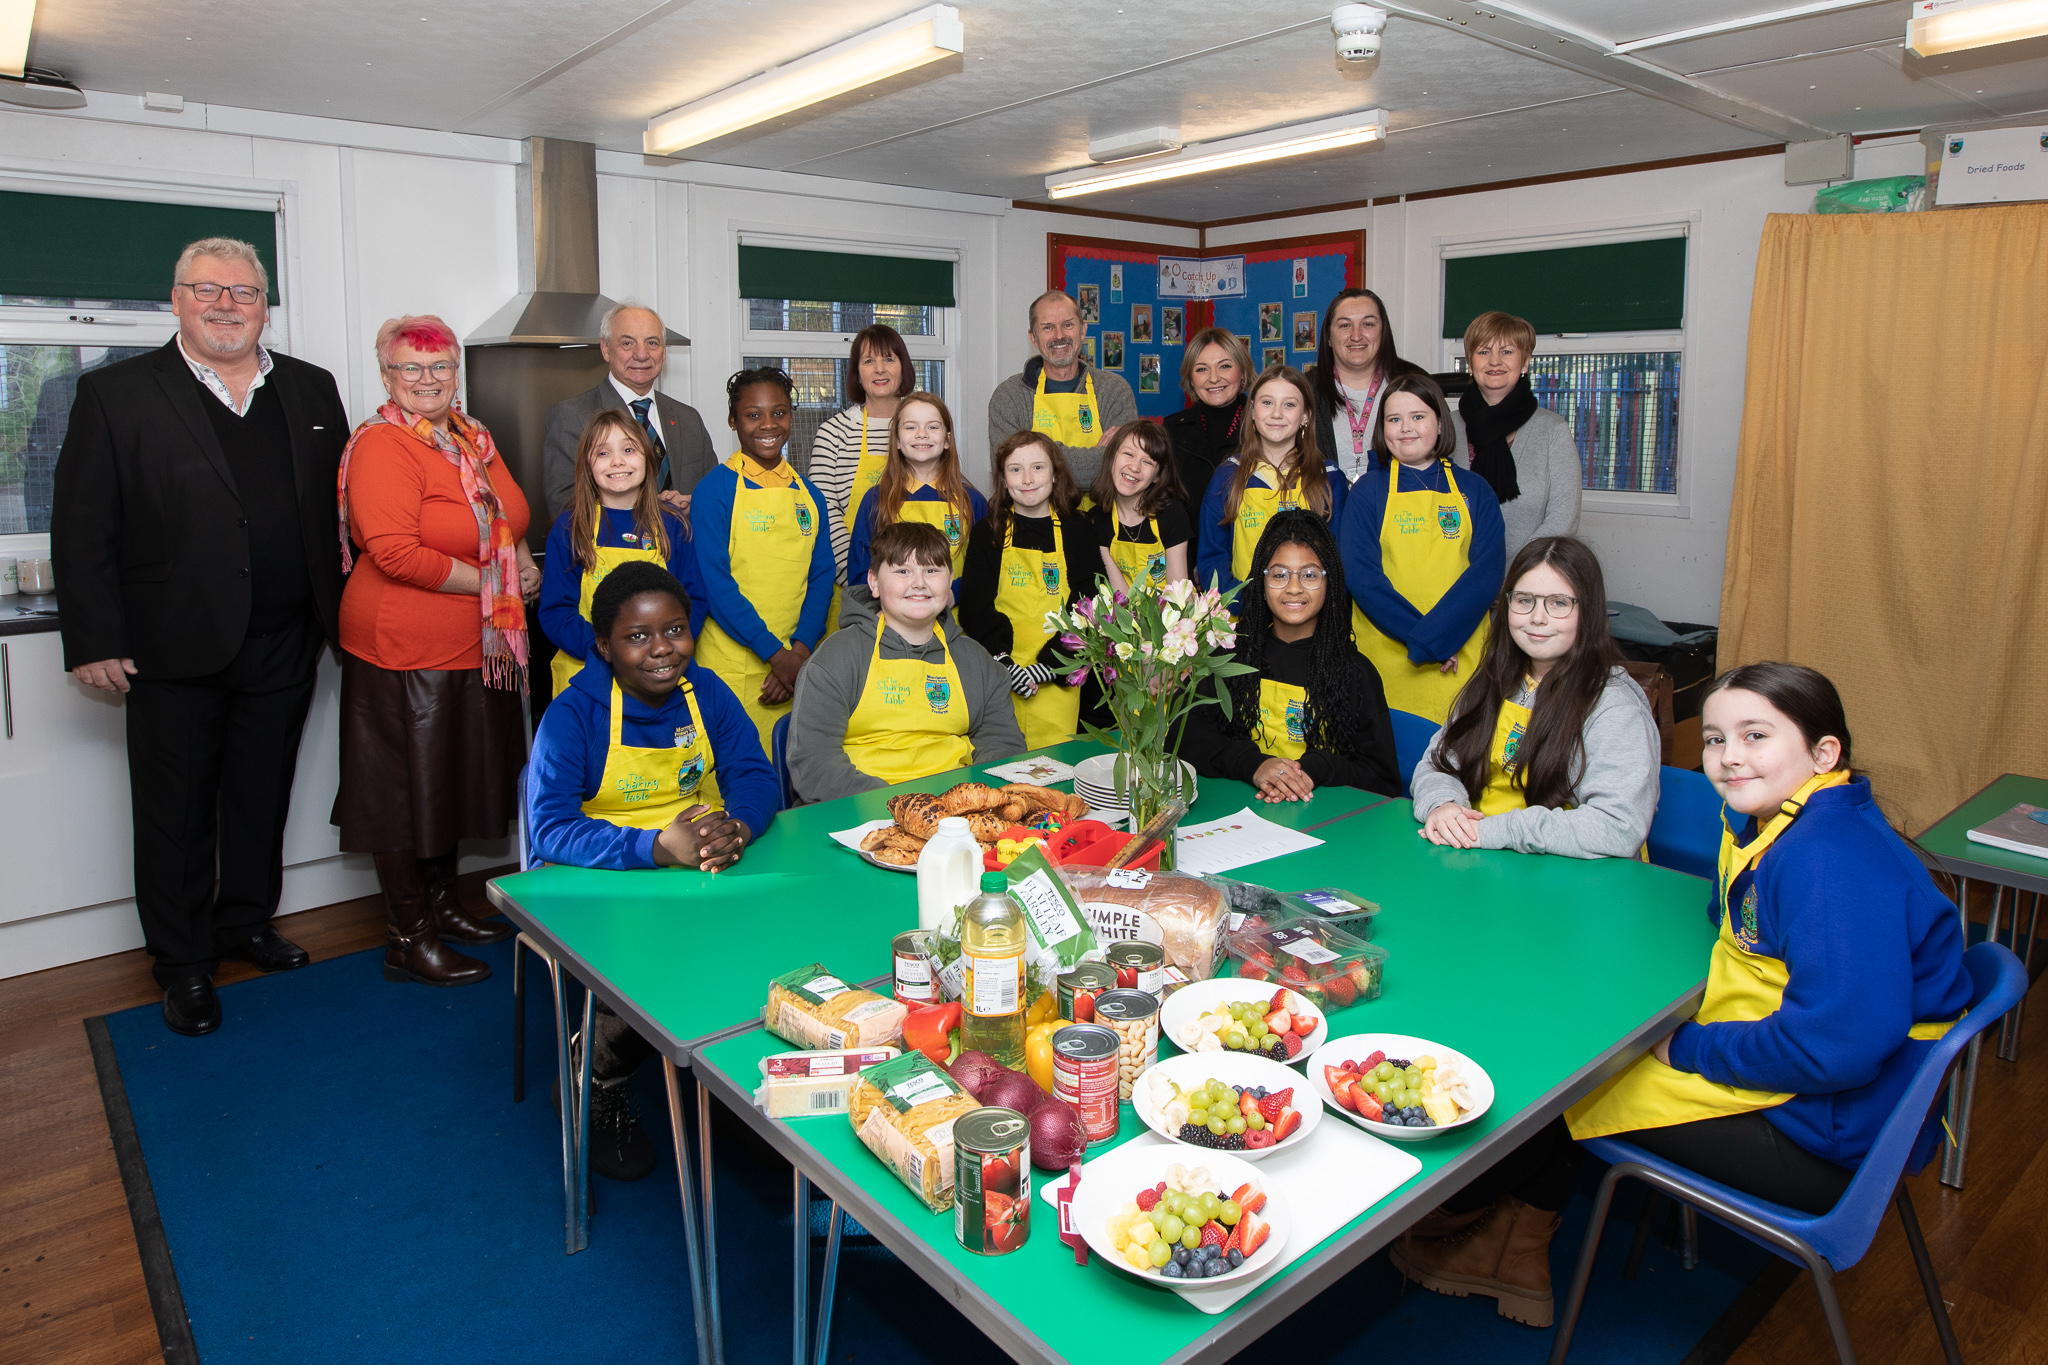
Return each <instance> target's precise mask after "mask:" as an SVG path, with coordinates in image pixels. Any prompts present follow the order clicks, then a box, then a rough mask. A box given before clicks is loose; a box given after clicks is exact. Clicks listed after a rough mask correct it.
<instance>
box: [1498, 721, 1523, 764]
mask: <svg viewBox="0 0 2048 1365" xmlns="http://www.w3.org/2000/svg"><path fill="white" fill-rule="evenodd" d="M1521 752H1522V727H1521V726H1520V725H1519V724H1518V725H1514V726H1511V727H1510V728H1509V730H1508V739H1507V743H1505V744H1503V745H1501V755H1500V759H1501V766H1502V767H1503V768H1513V767H1514V766H1515V757H1516V755H1518V754H1520V753H1521Z"/></svg>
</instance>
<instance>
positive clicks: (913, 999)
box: [891, 929, 938, 1005]
mask: <svg viewBox="0 0 2048 1365" xmlns="http://www.w3.org/2000/svg"><path fill="white" fill-rule="evenodd" d="M891 948H892V949H893V951H894V953H895V958H896V998H897V999H898V1000H901V1001H903V1002H904V1003H905V1004H917V1005H929V1004H931V1003H932V1002H933V1001H934V1000H935V999H937V998H938V996H937V990H936V988H935V987H934V986H933V984H932V959H931V935H930V934H929V933H927V932H925V931H924V930H922V929H912V930H910V931H908V932H907V933H901V934H898V935H896V938H895V940H894V942H893V943H892V944H891Z"/></svg>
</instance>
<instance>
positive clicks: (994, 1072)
mask: <svg viewBox="0 0 2048 1365" xmlns="http://www.w3.org/2000/svg"><path fill="white" fill-rule="evenodd" d="M946 1070H947V1073H948V1074H949V1075H951V1076H952V1078H953V1079H954V1080H955V1081H958V1082H959V1083H960V1088H961V1089H962V1090H965V1091H966V1092H967V1093H968V1094H970V1095H972V1096H974V1098H976V1099H978V1100H979V1099H981V1088H982V1087H983V1086H985V1085H987V1084H988V1083H989V1082H990V1081H991V1080H993V1079H995V1078H996V1077H997V1076H1001V1075H1014V1074H1016V1073H1014V1072H1012V1071H1010V1069H1009V1068H1008V1067H1006V1066H1004V1065H1003V1064H1002V1063H1001V1062H999V1061H997V1060H996V1059H995V1058H993V1057H991V1056H989V1055H988V1054H987V1053H986V1052H963V1053H961V1054H960V1055H959V1056H958V1057H955V1058H954V1059H953V1065H951V1066H950V1067H947V1068H946ZM982 1102H983V1103H984V1104H986V1103H987V1101H986V1100H983V1101H982Z"/></svg>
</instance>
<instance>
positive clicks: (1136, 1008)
mask: <svg viewBox="0 0 2048 1365" xmlns="http://www.w3.org/2000/svg"><path fill="white" fill-rule="evenodd" d="M1095 1014H1096V1017H1097V1018H1098V1019H1100V1020H1101V1021H1102V1022H1103V1023H1104V1024H1105V1025H1107V1026H1108V1027H1109V1030H1110V1032H1111V1033H1113V1034H1115V1035H1116V1040H1117V1058H1116V1060H1117V1091H1118V1094H1119V1095H1120V1096H1121V1097H1122V1098H1124V1099H1129V1098H1130V1097H1131V1089H1132V1087H1133V1086H1134V1085H1135V1084H1136V1082H1137V1079H1138V1077H1139V1076H1140V1075H1141V1074H1142V1073H1143V1072H1145V1071H1146V1070H1147V1069H1148V1068H1150V1067H1151V1066H1152V1064H1153V1063H1155V1062H1157V1061H1158V1060H1159V999H1158V997H1157V996H1152V995H1147V994H1146V993H1145V992H1144V991H1140V990H1114V991H1108V992H1105V993H1104V994H1103V995H1102V997H1101V998H1100V999H1098V1000H1097V1001H1096V1002H1095Z"/></svg>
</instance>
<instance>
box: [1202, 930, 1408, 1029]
mask: <svg viewBox="0 0 2048 1365" xmlns="http://www.w3.org/2000/svg"><path fill="white" fill-rule="evenodd" d="M1224 948H1225V949H1226V951H1228V952H1229V954H1230V957H1231V960H1232V962H1233V963H1234V964H1235V966H1236V972H1237V975H1238V976H1239V977H1241V978H1243V979H1246V980H1250V981H1272V982H1274V983H1276V984H1278V985H1282V986H1285V987H1287V988H1288V989H1289V990H1292V991H1298V992H1299V993H1301V994H1302V995H1305V996H1307V997H1308V998H1309V1000H1310V1001H1311V1002H1312V1003H1314V1004H1315V1005H1316V1006H1318V1007H1319V1008H1321V1009H1323V1010H1324V1011H1329V1010H1338V1009H1343V1008H1344V1007H1345V1006H1347V1005H1354V1004H1357V1003H1358V1002H1359V1001H1361V1000H1377V999H1379V995H1380V990H1381V986H1382V980H1383V977H1384V975H1385V969H1386V962H1387V950H1386V949H1384V948H1382V947H1380V946H1378V945H1377V944H1373V943H1367V942H1366V941H1365V940H1363V939H1360V938H1355V937H1353V936H1352V935H1350V934H1348V933H1346V932H1344V930H1342V929H1339V928H1337V927H1336V926H1335V925H1332V924H1330V923H1329V922H1328V921H1326V920H1324V919H1323V918H1321V917H1320V916H1315V915H1295V916H1290V917H1288V918H1285V919H1281V920H1277V921H1267V922H1263V923H1260V924H1257V925H1254V924H1252V923H1251V922H1249V921H1247V922H1246V923H1245V924H1243V925H1241V926H1240V927H1239V928H1238V929H1237V930H1236V931H1235V932H1233V933H1231V934H1229V935H1227V936H1226V937H1225V939H1224Z"/></svg>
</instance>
